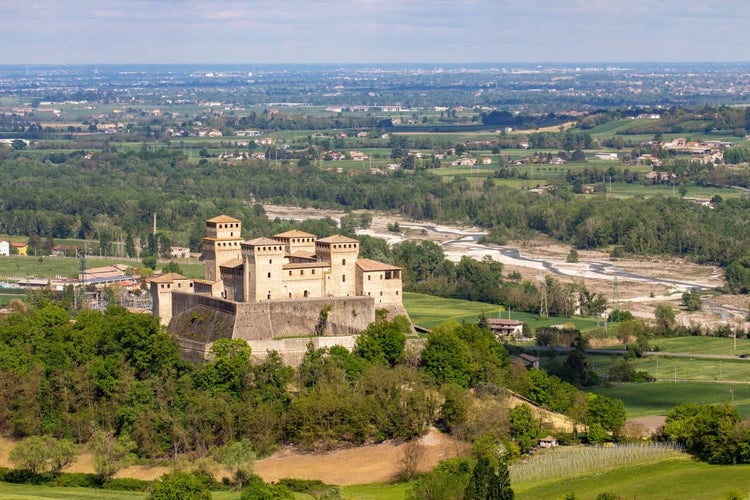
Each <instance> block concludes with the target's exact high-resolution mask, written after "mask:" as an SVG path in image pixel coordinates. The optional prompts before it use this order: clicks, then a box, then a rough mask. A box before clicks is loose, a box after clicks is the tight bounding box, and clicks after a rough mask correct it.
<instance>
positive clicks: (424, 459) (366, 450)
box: [255, 429, 470, 486]
mask: <svg viewBox="0 0 750 500" xmlns="http://www.w3.org/2000/svg"><path fill="white" fill-rule="evenodd" d="M420 444H421V445H422V454H421V457H420V460H419V470H420V471H428V470H431V469H433V468H434V467H435V466H436V465H437V464H438V463H440V461H441V460H446V459H449V458H453V457H457V456H459V455H461V454H463V453H465V452H466V451H467V450H468V448H469V446H470V445H469V444H467V443H463V442H460V441H457V440H455V439H453V438H452V437H450V436H447V435H445V434H443V433H441V432H440V431H438V430H436V429H431V430H430V432H429V433H428V434H427V435H425V436H423V437H422V438H421V439H420ZM404 446H405V445H404V444H395V443H392V442H388V443H381V444H375V445H369V446H360V447H357V448H347V449H341V450H335V451H330V452H327V453H314V454H305V453H299V452H297V451H296V450H295V449H294V448H290V447H285V448H282V449H281V450H279V451H277V452H276V453H274V454H273V455H271V456H270V457H268V458H264V459H262V460H258V461H257V462H255V473H256V474H258V475H259V476H260V477H262V478H263V480H264V481H266V482H270V481H278V480H279V479H281V478H284V477H293V478H299V479H319V480H321V481H324V482H326V483H328V484H336V485H340V486H347V485H353V484H369V483H380V482H387V481H391V480H394V479H396V478H397V477H398V474H399V471H400V470H401V461H402V459H403V453H404Z"/></svg>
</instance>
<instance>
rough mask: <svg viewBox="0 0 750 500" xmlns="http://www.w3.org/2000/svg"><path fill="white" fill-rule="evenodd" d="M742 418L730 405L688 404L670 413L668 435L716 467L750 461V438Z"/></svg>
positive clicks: (666, 430)
mask: <svg viewBox="0 0 750 500" xmlns="http://www.w3.org/2000/svg"><path fill="white" fill-rule="evenodd" d="M739 423H740V417H739V415H738V413H737V410H736V408H734V407H733V406H731V405H729V404H723V405H704V406H699V405H695V404H684V405H680V406H678V407H676V408H675V409H674V410H672V411H671V412H669V414H668V415H667V419H666V421H665V423H664V435H665V436H666V437H668V438H669V439H671V440H673V441H676V442H678V443H681V444H683V445H684V446H685V448H686V449H687V451H688V452H690V453H692V454H694V455H696V456H697V457H698V458H699V459H701V460H703V461H705V462H709V463H712V464H734V463H748V462H750V454H749V453H748V447H749V443H750V439H749V438H750V435H748V433H747V430H745V431H744V432H742V429H741V428H739V427H738V424H739Z"/></svg>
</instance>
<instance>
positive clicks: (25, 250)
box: [10, 241, 29, 255]
mask: <svg viewBox="0 0 750 500" xmlns="http://www.w3.org/2000/svg"><path fill="white" fill-rule="evenodd" d="M10 248H11V249H12V250H13V253H15V254H16V255H28V254H29V244H28V243H24V242H22V241H12V242H11V243H10Z"/></svg>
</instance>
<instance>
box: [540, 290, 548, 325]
mask: <svg viewBox="0 0 750 500" xmlns="http://www.w3.org/2000/svg"><path fill="white" fill-rule="evenodd" d="M539 317H540V318H542V319H549V308H548V307H547V281H546V280H545V281H543V282H542V300H541V304H540V305H539Z"/></svg>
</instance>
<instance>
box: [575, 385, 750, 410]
mask: <svg viewBox="0 0 750 500" xmlns="http://www.w3.org/2000/svg"><path fill="white" fill-rule="evenodd" d="M587 390H588V391H589V392H593V393H596V394H604V395H605V396H609V397H612V398H617V399H621V400H622V401H623V403H625V410H626V411H627V415H628V418H632V417H644V416H648V415H666V414H667V413H669V412H670V411H671V410H672V409H674V407H676V406H678V405H681V404H685V403H694V404H699V405H706V404H721V403H730V404H731V403H732V399H734V405H735V407H736V408H737V411H738V412H739V413H740V415H741V416H743V418H746V417H749V416H750V384H732V383H719V382H716V383H709V382H647V383H642V384H618V385H613V386H611V387H592V388H588V389H587Z"/></svg>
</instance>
